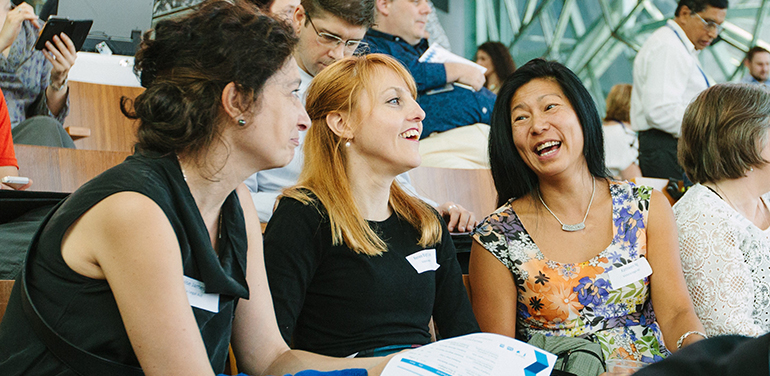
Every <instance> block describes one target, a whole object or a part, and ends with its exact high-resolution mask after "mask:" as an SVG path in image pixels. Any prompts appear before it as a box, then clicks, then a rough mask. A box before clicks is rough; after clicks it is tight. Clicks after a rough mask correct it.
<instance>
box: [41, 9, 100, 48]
mask: <svg viewBox="0 0 770 376" xmlns="http://www.w3.org/2000/svg"><path fill="white" fill-rule="evenodd" d="M93 24H94V21H93V20H79V21H73V20H70V19H68V18H58V17H51V18H49V19H48V22H46V23H45V26H43V29H42V30H40V35H39V36H38V37H37V42H35V49H37V50H42V49H44V48H45V42H48V41H51V40H52V39H53V36H54V35H59V34H61V33H64V34H67V36H68V37H69V38H70V39H72V43H73V44H74V45H75V50H76V51H80V49H81V48H83V43H84V42H85V41H86V37H87V36H88V32H89V31H91V25H93ZM51 43H53V42H51Z"/></svg>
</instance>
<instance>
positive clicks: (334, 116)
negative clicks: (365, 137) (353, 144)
mask: <svg viewBox="0 0 770 376" xmlns="http://www.w3.org/2000/svg"><path fill="white" fill-rule="evenodd" d="M348 118H349V116H348V115H347V114H344V113H341V112H330V113H328V114H327V115H326V124H327V125H328V126H329V129H331V130H332V132H334V134H336V135H337V136H339V137H341V138H348V139H350V138H353V130H352V129H350V125H348V124H349V122H348V120H349V119H348Z"/></svg>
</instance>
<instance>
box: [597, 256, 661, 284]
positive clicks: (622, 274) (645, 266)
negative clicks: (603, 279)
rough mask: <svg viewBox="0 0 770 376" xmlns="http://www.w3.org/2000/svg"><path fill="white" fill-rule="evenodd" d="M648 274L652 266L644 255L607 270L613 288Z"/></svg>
mask: <svg viewBox="0 0 770 376" xmlns="http://www.w3.org/2000/svg"><path fill="white" fill-rule="evenodd" d="M650 274H652V268H651V267H650V263H649V262H647V258H645V257H642V258H640V259H639V260H636V261H634V262H632V263H630V264H626V265H623V266H621V267H619V268H615V269H612V270H610V271H608V272H607V275H608V276H609V277H610V284H612V288H613V289H619V288H621V287H623V286H625V285H628V284H631V283H634V282H636V281H638V280H640V279H642V278H644V277H647V276H649V275H650Z"/></svg>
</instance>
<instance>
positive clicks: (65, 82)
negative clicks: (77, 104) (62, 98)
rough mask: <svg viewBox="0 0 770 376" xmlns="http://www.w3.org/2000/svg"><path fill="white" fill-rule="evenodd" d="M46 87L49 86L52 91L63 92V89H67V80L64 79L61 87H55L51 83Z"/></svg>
mask: <svg viewBox="0 0 770 376" xmlns="http://www.w3.org/2000/svg"><path fill="white" fill-rule="evenodd" d="M48 86H50V87H51V89H54V91H62V90H64V88H66V87H67V79H66V78H65V79H64V82H62V83H61V85H59V86H56V84H54V83H53V82H50V83H49V84H48Z"/></svg>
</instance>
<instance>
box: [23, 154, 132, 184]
mask: <svg viewBox="0 0 770 376" xmlns="http://www.w3.org/2000/svg"><path fill="white" fill-rule="evenodd" d="M14 149H15V151H16V159H17V160H18V161H19V174H20V175H21V176H26V177H28V178H30V179H32V186H31V187H30V190H31V191H45V192H74V191H75V190H76V189H78V187H80V186H81V185H83V184H84V183H85V182H87V181H89V180H91V179H93V178H94V177H96V176H97V175H99V174H101V173H102V172H104V171H105V170H107V169H109V168H111V167H113V166H115V165H117V164H119V163H121V162H123V160H125V159H126V157H128V156H129V155H131V153H129V152H116V151H99V150H75V149H64V148H51V147H46V146H32V145H14Z"/></svg>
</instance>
